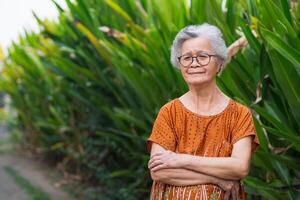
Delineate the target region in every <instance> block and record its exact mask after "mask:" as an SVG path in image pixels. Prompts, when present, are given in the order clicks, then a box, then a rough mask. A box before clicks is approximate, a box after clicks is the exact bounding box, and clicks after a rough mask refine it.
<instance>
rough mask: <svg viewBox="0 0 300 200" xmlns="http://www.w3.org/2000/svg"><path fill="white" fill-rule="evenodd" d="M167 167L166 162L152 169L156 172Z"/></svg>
mask: <svg viewBox="0 0 300 200" xmlns="http://www.w3.org/2000/svg"><path fill="white" fill-rule="evenodd" d="M164 168H166V167H165V165H164V164H160V165H157V166H155V167H153V168H152V169H151V171H152V172H156V171H157V170H160V169H164Z"/></svg>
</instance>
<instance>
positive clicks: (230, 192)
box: [218, 180, 240, 200]
mask: <svg viewBox="0 0 300 200" xmlns="http://www.w3.org/2000/svg"><path fill="white" fill-rule="evenodd" d="M218 185H219V187H221V188H222V189H223V190H224V191H225V195H224V200H229V198H230V196H231V199H233V200H237V199H239V188H240V182H239V181H233V180H232V181H231V180H222V181H220V182H218Z"/></svg>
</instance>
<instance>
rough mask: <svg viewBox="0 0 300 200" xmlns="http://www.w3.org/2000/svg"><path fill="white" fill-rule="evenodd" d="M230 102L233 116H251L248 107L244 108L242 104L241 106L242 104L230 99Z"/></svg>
mask: <svg viewBox="0 0 300 200" xmlns="http://www.w3.org/2000/svg"><path fill="white" fill-rule="evenodd" d="M232 102H233V109H232V110H233V112H234V113H235V115H237V116H243V115H248V114H250V115H251V114H252V113H251V109H250V108H249V107H248V106H246V105H244V104H242V103H240V102H238V101H236V100H233V99H232Z"/></svg>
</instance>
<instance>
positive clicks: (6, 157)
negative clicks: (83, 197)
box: [0, 125, 74, 200]
mask: <svg viewBox="0 0 300 200" xmlns="http://www.w3.org/2000/svg"><path fill="white" fill-rule="evenodd" d="M8 137H9V134H8V133H7V131H6V128H5V127H3V126H2V125H0V200H44V198H38V197H36V195H35V193H34V192H36V191H35V189H37V191H38V192H39V191H41V192H42V193H43V194H45V195H46V196H48V197H49V198H47V199H49V200H74V198H72V197H71V196H70V195H69V194H68V193H66V192H65V191H63V190H62V189H61V188H57V187H55V186H54V185H55V182H57V181H59V180H60V179H61V175H60V174H59V173H58V172H57V171H55V170H54V169H53V168H51V167H49V166H47V165H46V164H44V163H42V162H39V161H37V160H34V159H33V158H30V157H28V156H24V155H23V156H22V155H21V154H16V153H15V152H13V151H12V150H8V151H7V147H6V146H7V144H8V143H9V142H8ZM3 147H5V148H3ZM3 149H5V150H4V151H1V150H3ZM16 177H17V178H16ZM32 193H34V194H32Z"/></svg>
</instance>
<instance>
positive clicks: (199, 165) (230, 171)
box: [182, 154, 248, 180]
mask: <svg viewBox="0 0 300 200" xmlns="http://www.w3.org/2000/svg"><path fill="white" fill-rule="evenodd" d="M182 155H183V156H184V159H183V160H184V165H183V166H184V168H185V169H190V170H194V171H196V172H200V173H204V174H208V175H212V176H215V177H218V178H223V179H232V180H239V179H242V178H243V177H245V176H246V175H247V174H248V167H247V166H246V165H245V164H244V163H243V162H241V161H240V160H239V159H237V158H234V157H200V156H193V155H188V154H182Z"/></svg>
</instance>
